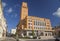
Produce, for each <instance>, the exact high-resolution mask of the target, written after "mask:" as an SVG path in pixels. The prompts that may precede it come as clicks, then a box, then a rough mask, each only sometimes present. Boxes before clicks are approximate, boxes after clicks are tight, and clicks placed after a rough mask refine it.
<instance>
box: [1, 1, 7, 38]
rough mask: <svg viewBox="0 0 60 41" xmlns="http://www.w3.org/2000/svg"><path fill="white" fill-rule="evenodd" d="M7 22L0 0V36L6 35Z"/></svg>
mask: <svg viewBox="0 0 60 41" xmlns="http://www.w3.org/2000/svg"><path fill="white" fill-rule="evenodd" d="M6 30H7V24H6V19H5V18H4V15H3V10H2V3H1V0H0V38H2V37H6Z"/></svg>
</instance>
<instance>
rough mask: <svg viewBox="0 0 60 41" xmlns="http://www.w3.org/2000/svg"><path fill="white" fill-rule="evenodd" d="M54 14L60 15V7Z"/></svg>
mask: <svg viewBox="0 0 60 41" xmlns="http://www.w3.org/2000/svg"><path fill="white" fill-rule="evenodd" d="M53 15H54V16H57V17H60V8H58V9H57V11H56V12H54V13H53Z"/></svg>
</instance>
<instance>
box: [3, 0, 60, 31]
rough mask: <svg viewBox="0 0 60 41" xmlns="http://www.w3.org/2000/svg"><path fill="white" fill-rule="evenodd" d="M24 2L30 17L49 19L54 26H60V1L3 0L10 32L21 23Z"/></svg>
mask: <svg viewBox="0 0 60 41" xmlns="http://www.w3.org/2000/svg"><path fill="white" fill-rule="evenodd" d="M22 2H27V3H28V9H29V16H30V15H31V16H38V17H43V18H49V19H50V20H51V25H52V26H56V25H57V24H59V22H60V0H2V5H3V12H4V16H5V18H6V21H7V25H8V32H10V30H11V29H12V28H16V26H17V24H18V23H19V20H20V11H21V10H20V9H21V4H22Z"/></svg>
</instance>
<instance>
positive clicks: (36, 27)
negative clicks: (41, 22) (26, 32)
mask: <svg viewBox="0 0 60 41" xmlns="http://www.w3.org/2000/svg"><path fill="white" fill-rule="evenodd" d="M29 29H32V27H31V26H29ZM34 29H46V28H45V27H34Z"/></svg>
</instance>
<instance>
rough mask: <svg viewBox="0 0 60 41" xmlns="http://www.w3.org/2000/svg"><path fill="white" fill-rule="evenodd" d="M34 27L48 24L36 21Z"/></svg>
mask: <svg viewBox="0 0 60 41" xmlns="http://www.w3.org/2000/svg"><path fill="white" fill-rule="evenodd" d="M34 25H40V26H46V23H45V22H43V21H34Z"/></svg>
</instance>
